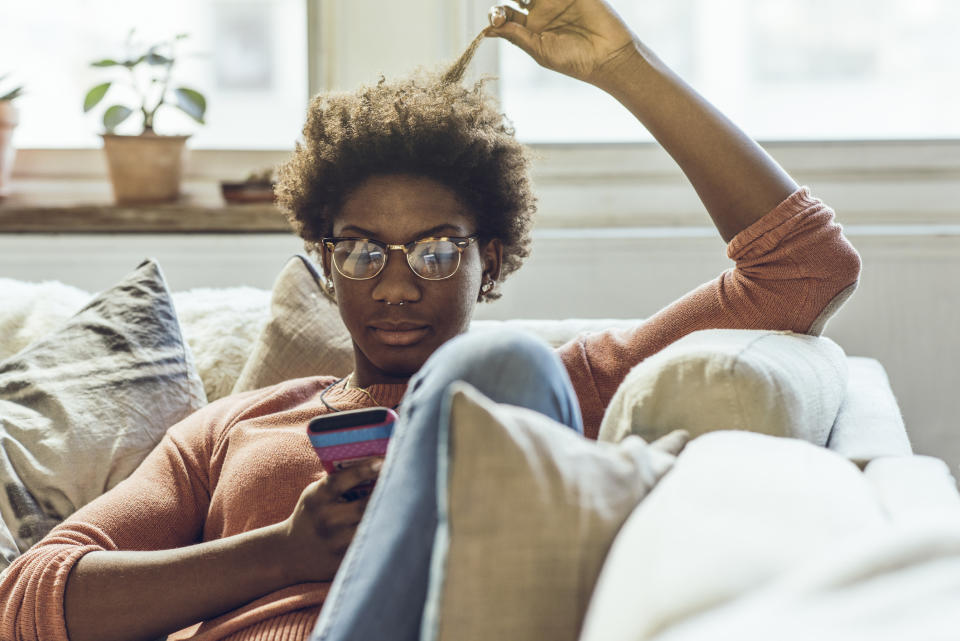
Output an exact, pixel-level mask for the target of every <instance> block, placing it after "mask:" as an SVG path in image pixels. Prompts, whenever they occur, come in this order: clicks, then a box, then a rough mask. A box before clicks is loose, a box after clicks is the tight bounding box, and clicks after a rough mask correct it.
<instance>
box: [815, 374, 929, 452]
mask: <svg viewBox="0 0 960 641" xmlns="http://www.w3.org/2000/svg"><path fill="white" fill-rule="evenodd" d="M847 365H848V367H849V371H850V375H849V378H848V380H847V392H846V394H844V397H843V402H842V403H841V404H840V409H839V411H838V412H837V418H836V420H835V421H834V424H833V429H832V430H831V432H830V439H829V440H828V441H827V447H829V448H830V449H831V450H833V451H835V452H837V453H839V454H842V455H843V456H846V457H847V458H849V459H850V460H852V461H854V462H856V463H857V464H858V465H861V466H862V465H866V463H867V462H868V461H870V460H872V459H875V458H877V457H881V456H908V455H909V454H910V453H911V452H912V449H911V447H910V439H909V438H908V437H907V430H906V428H905V427H904V424H903V417H902V416H901V415H900V408H899V406H898V405H897V399H896V398H895V397H894V395H893V390H891V389H890V379H888V378H887V373H886V371H885V370H884V369H883V365H881V364H880V363H879V362H878V361H876V360H874V359H872V358H863V357H858V356H850V357H848V358H847Z"/></svg>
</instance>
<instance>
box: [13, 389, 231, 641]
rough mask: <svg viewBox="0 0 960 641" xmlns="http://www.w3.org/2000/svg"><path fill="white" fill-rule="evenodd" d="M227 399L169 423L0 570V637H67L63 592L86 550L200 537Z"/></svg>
mask: <svg viewBox="0 0 960 641" xmlns="http://www.w3.org/2000/svg"><path fill="white" fill-rule="evenodd" d="M227 407H228V406H226V405H224V404H222V403H221V402H219V401H218V402H217V403H213V404H211V405H208V406H207V407H205V408H203V409H201V410H200V411H198V412H196V413H194V414H192V415H191V416H189V417H187V418H186V419H184V420H183V421H181V422H179V423H177V424H176V425H174V426H173V427H171V428H170V429H169V430H168V431H167V433H166V434H165V435H164V437H163V438H162V439H161V441H160V443H159V444H158V445H157V446H156V448H154V449H153V451H151V453H150V454H149V455H148V456H147V458H146V459H144V461H143V462H142V463H141V464H140V466H139V467H138V468H137V469H136V470H135V471H134V472H133V474H131V475H130V477H128V478H127V479H125V480H124V481H122V482H120V483H119V484H117V486H116V487H114V488H113V489H111V490H110V491H108V492H106V493H105V494H103V495H101V496H100V497H98V498H97V499H95V500H94V501H92V502H90V503H88V504H87V505H85V506H84V507H82V508H80V509H79V510H77V512H75V513H74V514H72V515H71V516H70V517H69V518H67V519H66V520H65V521H64V522H63V523H61V524H59V525H58V526H57V527H55V528H54V529H53V530H51V532H50V533H49V534H48V535H47V536H46V537H45V538H44V539H43V540H41V541H40V542H39V543H37V544H36V545H34V546H33V547H32V548H30V549H29V550H27V551H26V552H25V553H24V554H22V555H21V556H20V557H18V558H17V559H16V560H15V561H14V562H13V563H12V564H11V565H10V566H9V567H8V568H7V569H6V570H5V571H4V572H3V573H2V574H0V639H4V640H5V641H6V640H10V641H27V640H30V641H33V640H38V641H69V639H68V636H67V630H66V623H65V615H64V594H65V590H66V585H67V581H68V579H69V575H70V572H71V570H72V569H73V567H74V566H75V565H76V563H77V562H78V561H79V560H80V559H81V558H82V557H83V556H84V555H85V554H87V553H88V552H93V551H99V550H159V549H170V548H174V547H181V546H184V545H189V544H192V543H196V542H198V541H199V540H200V538H201V534H202V530H203V524H204V520H205V517H206V514H207V509H208V506H209V501H210V487H209V479H210V476H209V470H208V466H209V463H208V462H209V461H210V458H211V457H210V453H211V451H212V449H213V448H214V447H215V445H216V438H217V435H218V433H221V432H222V431H223V430H224V429H225V425H226V423H228V422H229V420H228V416H227V414H228V412H227V411H226V408H227Z"/></svg>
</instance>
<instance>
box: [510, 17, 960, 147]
mask: <svg viewBox="0 0 960 641" xmlns="http://www.w3.org/2000/svg"><path fill="white" fill-rule="evenodd" d="M609 1H610V4H612V5H613V6H614V7H615V8H616V9H617V10H618V11H619V12H620V13H621V15H622V16H623V17H624V19H625V20H626V22H627V24H629V25H630V26H631V27H632V28H633V29H634V31H635V32H636V33H637V35H638V36H639V37H640V38H641V39H642V40H644V42H646V43H647V44H648V45H649V46H650V47H651V48H652V49H653V50H654V51H656V52H657V54H658V55H659V56H660V57H661V58H663V59H664V60H665V61H666V62H667V64H669V65H670V66H671V67H672V68H673V69H674V70H675V71H677V72H678V73H680V75H681V76H683V77H684V78H685V79H686V80H687V81H688V82H690V83H691V84H692V85H693V86H694V87H696V88H697V90H698V91H700V92H701V93H703V94H704V95H705V96H706V97H707V98H708V99H709V100H710V101H711V102H713V103H714V104H715V105H717V106H718V107H719V108H720V109H721V110H723V111H724V112H725V113H726V114H727V115H729V116H730V117H731V118H733V119H734V121H736V122H737V123H738V124H740V125H741V126H742V127H744V128H745V129H746V130H747V132H748V133H749V134H750V135H752V136H753V137H755V138H758V139H762V140H810V139H826V140H830V139H838V140H861V139H863V140H869V139H901V138H957V137H960V116H958V115H957V114H960V82H958V80H957V79H958V75H957V72H958V68H960V53H958V48H957V45H956V42H957V40H958V37H960V3H958V2H956V0H723V1H722V2H720V1H718V0H647V1H645V2H639V1H638V0H609ZM500 47H501V57H500V61H501V69H500V75H501V87H502V92H503V94H502V98H503V107H504V111H505V112H506V113H507V115H508V116H510V117H511V118H512V119H513V121H514V123H515V124H516V128H517V135H518V136H519V137H520V138H522V139H524V140H527V141H531V142H534V141H536V142H573V141H635V140H649V139H650V136H649V134H647V133H646V131H645V130H644V129H643V127H641V126H640V125H639V124H638V123H636V122H635V120H634V119H633V117H632V116H631V115H630V114H629V113H628V112H627V111H626V109H624V108H623V107H622V106H620V105H619V103H617V102H616V101H614V100H613V99H612V98H610V97H609V96H607V95H606V94H604V93H603V92H601V91H599V90H598V89H595V88H593V87H590V86H588V85H586V84H584V83H580V82H577V81H575V80H571V79H569V78H566V77H565V76H561V75H560V74H557V73H554V72H549V71H546V70H544V69H542V68H540V67H539V66H537V64H536V63H534V62H533V61H532V60H531V59H530V58H529V57H528V56H526V54H524V53H523V52H521V51H520V50H518V49H517V48H516V47H513V46H512V45H510V44H509V43H506V42H502V43H501V44H500Z"/></svg>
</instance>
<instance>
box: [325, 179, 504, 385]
mask: <svg viewBox="0 0 960 641" xmlns="http://www.w3.org/2000/svg"><path fill="white" fill-rule="evenodd" d="M474 221H475V215H474V213H473V212H472V211H470V210H469V209H468V208H467V206H466V205H465V204H464V203H463V202H462V201H461V200H460V198H459V197H458V196H457V194H456V193H455V192H454V191H453V190H452V189H450V188H449V187H447V186H445V185H443V184H442V183H440V182H437V181H436V180H433V179H431V178H426V177H423V176H416V175H411V174H389V175H376V176H372V177H371V178H369V179H367V180H366V181H365V182H363V183H362V184H361V185H360V186H359V187H357V188H356V189H354V190H353V191H352V192H351V193H350V195H349V196H348V197H347V199H346V202H344V204H343V207H342V208H341V210H340V213H339V215H338V216H337V217H336V219H335V220H334V224H333V235H334V236H335V237H343V236H352V237H363V238H370V239H373V240H379V241H381V242H384V243H387V244H396V245H402V244H406V243H409V242H412V241H415V240H419V239H421V238H425V237H430V236H470V235H471V234H474V233H476V231H477V228H476V223H475V222H474ZM501 257H502V248H501V244H500V242H499V241H498V240H492V241H490V242H488V243H487V244H486V245H483V246H482V245H481V244H480V243H479V242H474V243H472V244H470V245H469V246H468V247H467V248H466V249H465V250H464V251H463V253H462V254H461V256H460V267H459V269H458V270H457V272H456V273H455V274H454V275H453V276H451V277H449V278H446V279H444V280H426V279H424V278H421V277H420V276H417V275H416V274H415V273H414V272H413V271H412V270H411V269H410V267H409V265H408V264H407V260H406V256H405V255H404V253H403V252H402V251H399V250H389V251H388V252H387V263H386V265H384V267H383V269H382V270H381V271H380V273H379V274H377V275H376V276H374V277H373V278H370V279H368V280H351V279H349V278H347V277H345V276H344V275H343V274H341V273H340V272H339V271H337V269H336V268H335V267H334V266H333V264H332V263H331V256H330V252H328V251H327V250H326V249H324V251H323V269H324V272H325V273H326V275H327V277H328V278H330V279H332V280H333V285H334V291H335V292H336V298H337V305H338V307H339V308H340V316H341V317H342V318H343V322H344V323H345V324H346V326H347V329H348V330H349V332H350V335H351V337H352V338H353V349H354V356H355V360H356V376H357V383H358V384H359V385H361V386H367V385H370V384H373V383H396V382H403V381H405V380H406V379H408V378H410V376H412V375H413V374H414V373H415V372H416V371H417V370H418V369H420V366H421V365H423V363H424V362H425V361H426V360H427V358H428V357H429V356H430V354H432V353H433V351H434V350H435V349H437V348H438V347H439V346H440V345H442V344H443V343H444V342H445V341H447V340H449V339H451V338H453V337H454V336H456V335H457V334H460V333H462V332H464V331H466V330H467V327H468V326H469V324H470V318H471V316H472V315H473V307H474V305H475V304H476V301H477V296H478V295H479V293H480V287H481V285H482V284H483V283H484V282H486V281H487V280H490V279H491V278H493V279H496V278H497V277H498V276H499V273H500V261H501ZM400 301H403V302H404V304H403V305H399V304H398V303H399V302H400ZM387 303H391V304H387Z"/></svg>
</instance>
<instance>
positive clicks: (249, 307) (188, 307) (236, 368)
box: [173, 287, 270, 402]
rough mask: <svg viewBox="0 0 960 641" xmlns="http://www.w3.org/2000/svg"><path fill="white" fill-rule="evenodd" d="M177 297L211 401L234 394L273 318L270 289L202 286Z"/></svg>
mask: <svg viewBox="0 0 960 641" xmlns="http://www.w3.org/2000/svg"><path fill="white" fill-rule="evenodd" d="M173 302H174V305H176V308H177V315H178V316H179V317H180V325H181V326H182V327H183V335H184V338H186V339H187V343H188V344H189V345H190V349H191V351H192V352H193V357H194V359H195V361H196V364H197V371H198V372H200V378H201V379H202V380H203V387H204V390H205V391H206V393H207V400H208V401H210V402H213V401H215V400H217V399H220V398H223V397H224V396H229V395H230V394H232V393H233V387H234V385H236V383H237V380H238V379H239V378H240V374H241V372H242V371H243V368H244V366H245V365H246V363H247V360H248V359H249V357H250V352H251V351H252V350H253V346H254V345H255V344H256V341H257V337H258V336H260V334H261V333H262V332H263V328H264V326H265V325H266V324H267V321H268V319H269V315H270V314H269V309H270V292H269V291H268V290H265V289H257V288H254V287H221V288H198V289H191V290H189V291H185V292H175V293H174V294H173Z"/></svg>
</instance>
